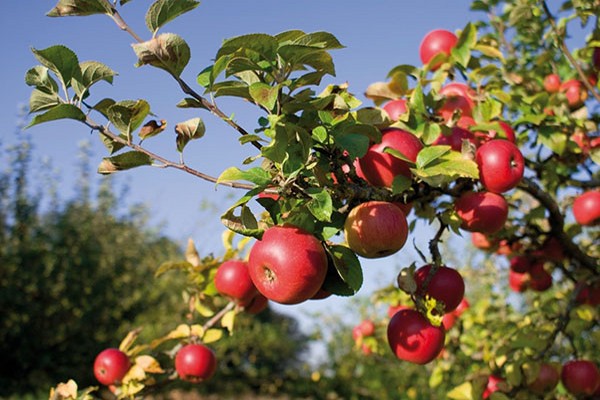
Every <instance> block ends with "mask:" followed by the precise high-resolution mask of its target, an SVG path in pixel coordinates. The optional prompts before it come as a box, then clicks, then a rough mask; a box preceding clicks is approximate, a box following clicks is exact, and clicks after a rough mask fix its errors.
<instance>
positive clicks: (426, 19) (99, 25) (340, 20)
mask: <svg viewBox="0 0 600 400" xmlns="http://www.w3.org/2000/svg"><path fill="white" fill-rule="evenodd" d="M4 1H5V3H8V4H5V5H8V6H7V7H5V9H4V12H3V13H2V14H1V16H0V19H1V23H0V34H1V35H2V36H1V37H2V38H3V40H2V42H3V46H2V47H3V49H2V50H3V55H4V57H3V62H2V73H3V88H2V89H3V90H2V95H1V96H0V102H1V104H0V113H1V117H2V121H3V123H4V129H3V131H2V133H0V138H1V140H2V142H3V143H4V144H7V143H10V142H12V141H14V135H13V131H14V126H15V123H16V121H17V109H18V106H19V105H20V104H26V103H27V102H28V98H29V94H30V88H29V87H27V86H26V85H25V83H24V79H23V78H24V75H25V72H26V71H27V70H28V69H29V68H31V67H32V66H34V65H36V60H35V58H34V57H33V55H32V53H31V51H30V48H31V47H34V48H37V49H44V48H46V47H48V46H51V45H55V44H64V45H66V46H68V47H70V48H71V49H72V50H74V51H75V52H76V53H77V54H78V56H79V59H80V61H84V60H97V61H101V62H104V63H105V64H107V65H108V66H110V67H111V68H112V69H114V70H115V71H117V72H118V73H119V75H118V76H117V77H116V78H115V82H114V85H112V86H111V85H108V84H105V83H101V84H99V85H97V86H95V87H94V88H93V90H92V99H94V100H99V99H101V98H103V97H111V98H114V99H117V100H123V99H137V98H146V99H147V100H148V101H149V102H150V104H151V107H152V111H153V112H154V113H155V114H157V115H158V116H159V117H160V118H164V119H166V120H167V121H168V122H169V128H167V130H166V131H165V132H163V134H162V135H161V136H159V137H158V138H155V139H153V140H148V141H147V142H146V144H147V145H148V146H149V148H150V149H152V150H153V151H155V152H157V153H159V154H161V155H165V156H166V157H167V158H171V159H173V160H177V159H178V154H177V152H176V151H175V146H174V138H175V135H174V132H173V126H175V124H176V123H177V122H180V121H183V120H186V119H189V118H193V117H196V116H198V115H197V114H196V111H190V110H181V109H177V108H175V107H174V105H175V104H176V103H177V102H178V101H179V100H180V99H181V98H183V95H182V93H181V92H180V91H179V89H178V87H177V85H176V84H175V82H174V81H173V80H171V79H170V78H169V77H168V76H167V74H165V73H164V72H162V71H160V70H156V69H152V68H151V67H143V68H139V69H136V68H134V67H133V65H134V63H135V62H136V58H135V55H134V53H133V51H132V49H131V47H130V44H131V43H132V42H133V40H132V38H131V37H129V36H128V35H127V34H126V33H124V32H122V31H120V30H119V29H117V27H116V26H115V25H114V23H113V22H112V21H111V20H110V19H109V18H107V17H105V16H91V17H85V18H84V17H69V18H49V17H46V16H45V13H46V12H47V11H49V10H50V9H51V8H52V7H53V6H54V5H55V3H56V2H55V1H46V0H37V1H23V0H4ZM149 4H151V2H150V1H147V0H146V1H145V0H133V1H132V2H131V3H129V4H127V5H126V6H125V7H124V8H123V9H122V12H123V16H124V18H125V19H126V20H127V22H128V23H129V24H130V25H131V26H132V27H133V29H134V30H135V31H136V32H137V33H138V35H140V36H142V37H143V38H149V37H150V33H149V32H148V30H147V28H146V27H145V25H144V14H145V11H146V8H147V7H148V6H149ZM469 4H470V2H469V1H467V0H452V1H448V0H425V1H406V0H404V1H398V0H394V1H391V0H390V1H382V0H374V1H370V2H364V1H340V0H331V1H323V0H303V1H295V2H292V1H285V0H255V1H227V0H205V1H203V2H201V4H200V6H199V7H198V8H197V9H196V10H194V11H192V12H191V13H188V14H186V15H184V16H182V17H181V18H179V19H177V20H175V21H173V22H171V23H169V24H168V25H166V26H165V27H163V28H162V29H161V31H162V32H174V33H177V34H179V35H180V36H182V37H184V38H185V39H186V41H187V42H188V44H189V45H190V48H191V50H192V59H191V61H190V63H189V65H188V68H187V69H186V71H185V72H184V73H183V77H184V79H186V80H187V81H188V82H189V83H191V84H192V85H193V84H194V83H195V77H196V74H197V73H198V72H199V71H200V70H202V69H203V68H204V67H206V66H207V65H209V64H210V60H211V58H212V57H213V56H214V54H215V53H216V51H217V49H218V48H219V45H220V43H221V41H222V40H223V39H225V38H229V37H233V36H237V35H242V34H246V33H254V32H264V33H269V34H276V33H279V32H281V31H285V30H289V29H301V30H304V31H306V32H312V31H328V32H331V33H333V34H334V35H336V36H337V38H338V39H339V40H340V42H341V43H342V44H344V45H345V46H346V48H345V49H342V50H337V51H335V52H334V53H333V56H334V61H335V63H336V70H337V76H336V77H335V78H332V79H328V80H327V82H326V83H333V82H335V83H343V82H348V83H349V85H350V91H352V92H353V93H355V94H356V95H358V97H359V98H361V99H363V100H364V97H363V96H362V93H363V92H364V90H365V89H366V87H367V86H368V85H369V84H371V83H373V82H375V81H382V80H385V78H386V75H387V72H388V71H389V70H390V69H392V68H393V67H394V66H396V65H398V64H416V65H418V64H419V63H420V61H419V57H418V48H419V43H420V41H421V38H422V37H423V36H424V35H425V34H426V33H427V32H429V31H430V30H433V29H439V28H442V29H448V30H456V29H461V28H462V27H464V26H465V24H466V23H467V22H468V21H469V20H472V19H475V18H477V19H479V18H481V17H482V16H481V15H479V14H473V13H470V12H469ZM365 103H366V104H368V105H370V104H372V103H371V102H370V101H368V100H365ZM219 104H220V105H221V106H222V108H223V109H224V111H225V112H226V113H227V114H231V113H234V114H235V118H236V120H237V121H238V122H239V123H240V124H241V125H242V126H244V127H245V128H246V129H247V130H253V129H254V127H255V124H256V119H257V117H258V116H259V114H257V113H256V112H255V111H254V110H253V109H252V108H250V107H248V105H246V104H243V103H241V102H239V101H233V102H225V101H223V102H222V103H219ZM200 116H201V117H202V118H203V119H204V121H205V123H206V125H207V132H206V136H205V137H204V138H203V139H201V140H198V141H196V142H193V143H191V144H189V145H188V146H187V148H186V151H185V159H186V161H187V162H188V163H189V164H190V165H191V166H192V167H194V168H196V169H198V170H200V171H203V172H206V173H209V174H211V175H213V176H218V175H219V173H220V172H221V171H222V170H224V169H225V168H227V167H228V166H231V165H238V166H240V165H241V160H243V159H244V158H245V157H247V156H248V155H252V154H254V153H253V150H254V148H253V147H251V146H244V147H242V146H240V145H239V143H238V141H237V139H238V136H237V133H236V132H235V131H233V130H232V129H230V128H229V127H228V126H227V125H225V124H224V123H223V122H221V121H219V120H217V119H216V118H214V117H212V116H211V115H209V114H207V113H202V114H201V115H200ZM29 133H30V134H31V135H32V138H33V143H34V146H35V153H34V154H35V157H36V158H35V160H34V164H33V166H34V168H36V167H39V168H41V163H39V160H40V159H42V158H44V157H50V158H51V159H52V160H53V163H54V165H55V166H56V167H57V168H59V169H60V171H61V174H60V175H61V179H62V182H63V187H64V196H65V197H66V198H68V197H69V196H70V195H71V194H72V187H73V184H74V180H73V173H72V171H73V170H74V169H75V168H76V167H75V166H76V164H77V157H76V154H77V149H78V143H80V142H81V141H83V140H88V139H92V144H93V146H92V150H93V154H94V155H93V161H94V165H96V163H97V162H99V161H100V159H101V157H103V156H105V155H106V154H105V152H104V148H103V146H102V145H101V144H100V143H99V141H98V140H97V137H96V136H95V135H90V132H89V130H88V129H87V128H86V127H84V126H83V125H80V124H78V123H76V122H72V121H66V122H55V123H49V124H44V125H40V126H36V127H34V128H32V129H30V130H29ZM36 163H37V164H36ZM120 179H122V182H126V183H127V184H128V185H129V188H130V194H129V197H128V201H130V202H142V203H145V204H147V205H148V206H149V207H150V210H151V212H152V215H153V221H154V222H161V221H166V226H165V228H164V232H165V233H166V234H168V235H169V236H171V237H173V238H174V239H176V240H180V241H184V240H186V239H187V238H188V237H192V238H193V239H194V240H196V242H197V243H198V244H199V245H198V247H199V248H200V251H201V252H202V253H203V254H206V253H208V252H210V251H214V252H216V253H218V252H219V251H220V250H219V245H220V233H221V232H222V230H223V227H222V226H221V225H220V222H219V218H218V216H219V215H220V213H222V212H223V211H224V210H225V209H226V208H227V204H228V201H229V203H230V202H231V201H230V200H228V196H231V195H232V194H231V191H230V190H226V189H224V188H219V189H217V190H215V186H214V185H213V184H211V183H207V182H204V181H200V180H198V179H197V178H194V177H192V176H190V175H186V174H184V173H182V172H179V171H169V170H165V169H156V168H150V167H147V168H140V169H137V170H132V171H128V172H125V173H123V174H122V178H120ZM234 195H235V194H234ZM205 201H208V202H211V203H214V204H215V206H216V209H215V211H213V212H206V211H202V210H201V204H202V203H203V202H205ZM417 239H418V240H421V239H422V238H421V237H417ZM411 242H412V238H410V239H409V243H407V247H412V246H411ZM423 243H424V242H422V247H421V248H425V246H426V245H424V244H423ZM412 254H413V253H411V252H410V250H408V249H404V250H402V251H401V252H400V253H399V254H398V255H396V256H394V257H389V258H387V259H385V260H384V261H379V262H365V263H364V267H365V279H366V282H365V286H364V289H363V290H361V294H362V293H365V294H366V293H368V292H369V290H372V289H373V288H376V287H378V285H381V284H384V285H385V284H389V283H391V282H393V277H394V276H395V274H397V272H398V270H399V269H400V268H399V267H400V266H407V265H408V264H410V262H411V261H412V260H413V256H412ZM409 255H410V256H409ZM327 301H331V302H333V304H342V302H343V299H342V300H340V299H332V300H327ZM312 304H313V305H308V306H296V307H297V310H298V311H300V312H311V311H314V309H315V307H317V306H315V305H314V304H316V303H312ZM287 309H288V310H289V309H290V308H289V307H288V308H287Z"/></svg>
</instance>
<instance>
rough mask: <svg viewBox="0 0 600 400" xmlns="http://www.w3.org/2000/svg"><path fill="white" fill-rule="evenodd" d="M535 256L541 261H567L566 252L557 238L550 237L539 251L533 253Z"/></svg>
mask: <svg viewBox="0 0 600 400" xmlns="http://www.w3.org/2000/svg"><path fill="white" fill-rule="evenodd" d="M533 256H534V257H535V258H537V259H540V260H548V261H552V262H561V261H563V260H564V259H565V250H564V247H563V245H562V244H561V243H560V241H559V240H558V239H557V238H556V237H554V236H550V237H548V238H547V239H546V240H545V241H544V243H543V244H542V246H541V247H540V248H539V249H538V250H536V251H534V252H533Z"/></svg>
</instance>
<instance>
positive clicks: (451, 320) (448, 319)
mask: <svg viewBox="0 0 600 400" xmlns="http://www.w3.org/2000/svg"><path fill="white" fill-rule="evenodd" d="M456 318H457V315H456V314H455V313H454V312H449V313H446V314H444V316H443V317H442V326H443V327H444V329H445V330H446V332H447V331H449V330H450V328H452V327H453V326H454V324H455V323H456Z"/></svg>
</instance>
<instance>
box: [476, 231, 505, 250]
mask: <svg viewBox="0 0 600 400" xmlns="http://www.w3.org/2000/svg"><path fill="white" fill-rule="evenodd" d="M471 243H472V244H473V246H475V247H477V248H478V249H480V250H488V251H492V250H493V249H494V248H496V247H497V246H498V241H497V240H494V239H490V238H489V237H488V236H486V235H485V234H483V233H481V232H473V233H471Z"/></svg>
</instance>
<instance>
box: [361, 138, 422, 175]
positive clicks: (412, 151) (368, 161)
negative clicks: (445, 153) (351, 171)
mask: <svg viewBox="0 0 600 400" xmlns="http://www.w3.org/2000/svg"><path fill="white" fill-rule="evenodd" d="M382 134H383V135H382V138H381V142H380V143H376V144H373V145H371V147H369V149H368V150H367V153H366V154H365V155H364V156H363V157H362V158H361V159H360V160H359V164H360V169H361V170H362V173H363V175H364V176H365V179H366V180H367V182H369V183H370V184H371V185H373V186H380V187H391V186H392V183H393V181H394V178H395V177H396V176H398V175H403V176H405V177H407V178H411V177H412V173H411V172H410V164H409V163H407V162H406V161H404V160H401V159H399V158H397V157H394V156H393V155H391V154H388V153H384V152H383V151H384V150H385V148H386V147H389V148H391V149H394V150H397V151H399V152H400V153H402V155H404V156H405V157H406V158H407V159H408V160H411V161H413V162H414V161H416V159H417V154H419V151H421V149H422V148H423V143H421V141H420V140H419V138H417V137H416V136H415V135H413V134H412V133H410V132H406V131H403V130H401V129H398V128H388V129H385V130H383V131H382Z"/></svg>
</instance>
